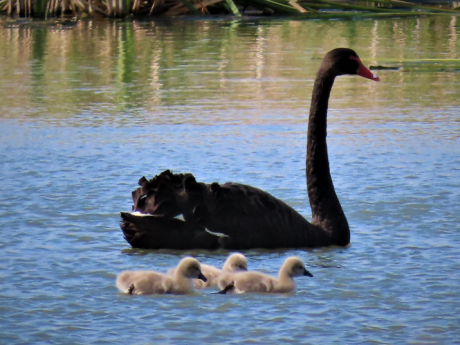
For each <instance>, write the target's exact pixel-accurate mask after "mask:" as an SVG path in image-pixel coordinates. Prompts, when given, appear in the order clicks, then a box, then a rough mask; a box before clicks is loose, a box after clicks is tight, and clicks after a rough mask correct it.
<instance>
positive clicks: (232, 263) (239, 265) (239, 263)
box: [168, 253, 248, 289]
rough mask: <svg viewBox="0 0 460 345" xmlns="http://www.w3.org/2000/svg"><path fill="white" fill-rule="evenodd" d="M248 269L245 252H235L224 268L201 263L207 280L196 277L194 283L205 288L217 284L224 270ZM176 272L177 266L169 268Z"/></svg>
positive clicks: (198, 287) (169, 272)
mask: <svg viewBox="0 0 460 345" xmlns="http://www.w3.org/2000/svg"><path fill="white" fill-rule="evenodd" d="M247 269H248V261H247V259H246V257H245V256H244V255H243V254H239V253H235V254H232V255H230V256H229V257H228V258H227V260H225V263H224V265H223V266H222V270H220V269H218V268H216V267H214V266H210V265H206V264H201V272H202V273H203V274H204V276H205V277H206V279H207V281H202V280H200V279H194V280H193V284H194V287H195V289H205V288H208V287H211V286H217V279H218V277H219V276H220V275H221V274H222V273H224V272H239V271H247ZM175 272H176V269H175V268H171V269H169V270H168V274H169V275H174V273H175Z"/></svg>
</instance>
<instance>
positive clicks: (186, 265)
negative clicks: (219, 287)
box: [177, 257, 208, 282]
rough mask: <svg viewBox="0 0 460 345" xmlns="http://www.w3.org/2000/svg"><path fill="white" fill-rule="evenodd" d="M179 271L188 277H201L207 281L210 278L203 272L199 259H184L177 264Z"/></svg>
mask: <svg viewBox="0 0 460 345" xmlns="http://www.w3.org/2000/svg"><path fill="white" fill-rule="evenodd" d="M177 271H178V272H182V274H183V275H185V276H186V277H187V278H190V279H201V280H202V281H204V282H206V281H207V280H208V279H207V278H206V277H205V276H204V275H203V273H201V267H200V263H199V262H198V260H197V259H194V258H191V257H187V258H185V259H182V260H181V262H179V265H178V266H177Z"/></svg>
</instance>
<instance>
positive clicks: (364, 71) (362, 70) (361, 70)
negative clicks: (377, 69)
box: [355, 58, 380, 81]
mask: <svg viewBox="0 0 460 345" xmlns="http://www.w3.org/2000/svg"><path fill="white" fill-rule="evenodd" d="M355 60H356V61H357V62H358V64H359V67H358V70H357V71H356V74H357V75H359V76H361V77H363V78H367V79H370V80H375V81H380V78H379V77H377V74H373V73H372V72H371V71H369V69H368V68H367V67H366V66H364V65H363V63H362V62H361V60H360V59H359V58H355Z"/></svg>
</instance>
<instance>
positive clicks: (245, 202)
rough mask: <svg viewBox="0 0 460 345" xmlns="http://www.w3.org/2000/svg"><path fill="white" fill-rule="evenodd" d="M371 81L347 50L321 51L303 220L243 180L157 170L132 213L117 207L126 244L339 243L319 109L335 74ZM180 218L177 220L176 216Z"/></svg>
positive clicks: (338, 212)
mask: <svg viewBox="0 0 460 345" xmlns="http://www.w3.org/2000/svg"><path fill="white" fill-rule="evenodd" d="M341 75H358V76H361V77H364V78H367V79H370V80H374V81H379V78H378V77H377V76H376V75H374V74H372V72H371V71H370V70H369V69H367V68H366V67H365V66H364V65H363V63H362V62H361V60H360V58H359V57H358V55H357V54H356V53H355V52H354V51H353V50H351V49H348V48H337V49H334V50H332V51H330V52H329V53H327V54H326V56H325V57H324V59H323V61H322V64H321V66H320V68H319V70H318V73H317V75H316V79H315V82H314V87H313V93H312V99H311V106H310V116H309V120H308V132H307V157H306V175H307V191H308V198H309V201H310V207H311V212H312V219H311V221H310V222H309V221H308V220H306V219H305V218H304V217H303V216H302V215H300V214H299V213H298V212H297V211H295V210H294V209H293V208H292V207H291V206H289V205H287V204H286V203H284V202H283V201H281V200H279V199H277V198H276V197H274V196H272V195H270V194H269V193H267V192H265V191H263V190H261V189H258V188H256V187H252V186H249V185H244V184H239V183H232V182H228V183H225V184H219V183H216V182H214V183H210V184H208V183H204V182H197V181H196V179H195V177H194V176H193V175H192V174H190V173H186V174H174V173H172V172H171V171H170V170H166V171H163V172H162V173H160V174H159V175H157V176H155V177H154V178H152V179H151V180H147V179H146V178H145V177H142V178H141V179H140V180H139V185H140V187H139V188H137V189H136V190H135V191H133V192H132V199H133V203H134V205H133V213H129V212H121V220H120V227H121V229H122V231H123V235H124V238H125V239H126V241H127V242H128V243H129V244H130V245H131V246H132V247H135V248H146V249H161V248H164V249H218V248H225V249H234V250H235V249H236V250H242V249H250V248H267V249H274V248H313V247H325V246H347V245H348V244H349V243H350V228H349V225H348V221H347V218H346V217H345V213H344V212H343V209H342V206H341V204H340V202H339V199H338V197H337V194H336V192H335V189H334V185H333V183H332V177H331V173H330V168H329V159H328V152H327V143H326V135H327V110H328V103H329V97H330V93H331V89H332V86H333V84H334V81H335V78H336V77H338V76H341ZM180 215H182V217H183V220H182V219H179V218H177V217H178V216H180Z"/></svg>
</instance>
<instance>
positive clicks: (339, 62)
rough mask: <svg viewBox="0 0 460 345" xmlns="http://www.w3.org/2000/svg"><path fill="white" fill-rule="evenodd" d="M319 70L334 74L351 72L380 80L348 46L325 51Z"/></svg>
mask: <svg viewBox="0 0 460 345" xmlns="http://www.w3.org/2000/svg"><path fill="white" fill-rule="evenodd" d="M321 70H323V71H328V72H329V73H332V74H333V75H334V76H339V75H344V74H352V75H359V76H361V77H363V78H367V79H370V80H374V81H380V79H379V77H377V75H375V74H373V73H372V72H371V71H370V70H369V69H368V68H367V67H366V66H364V65H363V63H362V62H361V59H360V58H359V56H358V54H356V53H355V51H354V50H352V49H349V48H336V49H334V50H331V51H330V52H329V53H327V54H326V56H325V58H324V60H323V63H322V65H321Z"/></svg>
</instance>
